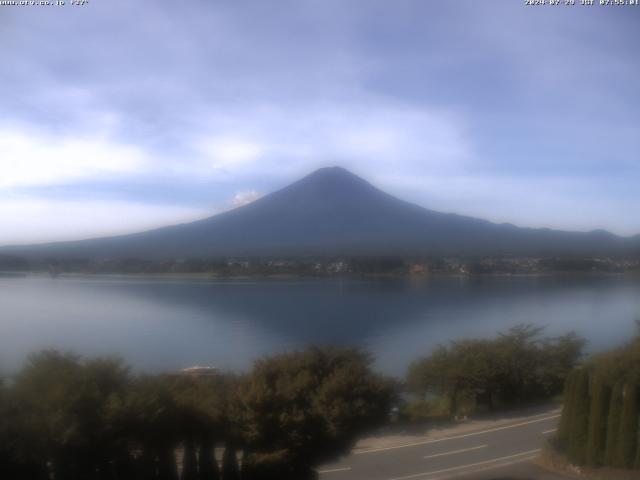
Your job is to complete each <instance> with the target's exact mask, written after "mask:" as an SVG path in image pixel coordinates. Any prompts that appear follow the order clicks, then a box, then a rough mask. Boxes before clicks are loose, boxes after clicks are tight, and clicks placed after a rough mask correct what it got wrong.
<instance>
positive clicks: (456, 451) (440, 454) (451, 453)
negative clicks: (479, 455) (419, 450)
mask: <svg viewBox="0 0 640 480" xmlns="http://www.w3.org/2000/svg"><path fill="white" fill-rule="evenodd" d="M488 446H489V445H479V446H477V447H471V448H463V449H462V450H452V451H451V452H444V453H435V454H433V455H426V456H425V457H424V458H436V457H444V456H445V455H455V454H456V453H464V452H471V451H473V450H480V449H481V448H487V447H488Z"/></svg>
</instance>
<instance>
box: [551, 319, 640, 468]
mask: <svg viewBox="0 0 640 480" xmlns="http://www.w3.org/2000/svg"><path fill="white" fill-rule="evenodd" d="M639 390H640V323H639V331H638V336H636V338H634V339H633V340H632V341H630V342H629V343H628V344H627V345H625V346H623V347H621V348H619V349H616V350H613V351H611V352H608V353H604V354H600V355H597V356H595V357H593V358H592V359H590V361H588V362H586V363H585V364H584V365H583V366H581V367H580V368H578V369H576V370H574V371H573V372H572V373H571V374H570V375H569V377H568V378H567V381H566V389H565V403H564V409H563V412H562V418H561V421H560V428H559V431H558V436H557V445H556V446H557V448H558V449H559V450H560V451H561V452H563V453H565V454H566V456H567V457H568V458H569V460H570V461H571V462H573V463H575V464H578V465H589V466H593V467H601V466H609V467H618V468H636V469H640V441H639V437H640V413H639V412H640V391H639Z"/></svg>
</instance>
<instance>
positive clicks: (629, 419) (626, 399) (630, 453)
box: [615, 382, 638, 468]
mask: <svg viewBox="0 0 640 480" xmlns="http://www.w3.org/2000/svg"><path fill="white" fill-rule="evenodd" d="M637 446H638V386H637V384H636V383H634V382H629V383H627V384H626V385H625V387H624V392H623V401H622V413H621V416H620V429H619V432H618V448H617V455H616V461H615V464H616V466H619V467H623V468H631V467H633V464H634V461H635V456H636V448H637Z"/></svg>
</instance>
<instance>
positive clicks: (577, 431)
mask: <svg viewBox="0 0 640 480" xmlns="http://www.w3.org/2000/svg"><path fill="white" fill-rule="evenodd" d="M574 389H575V393H574V399H573V409H572V411H571V413H570V415H571V417H570V418H571V419H570V425H571V427H570V434H569V440H568V456H569V459H571V461H572V462H574V463H577V464H578V465H583V464H584V463H585V456H586V447H587V440H588V428H589V371H588V370H587V369H586V368H580V369H578V374H577V376H576V380H575V384H574Z"/></svg>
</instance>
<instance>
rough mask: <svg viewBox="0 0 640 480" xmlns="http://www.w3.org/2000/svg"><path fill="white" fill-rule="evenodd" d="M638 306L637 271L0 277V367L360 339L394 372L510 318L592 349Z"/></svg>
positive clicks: (208, 360)
mask: <svg viewBox="0 0 640 480" xmlns="http://www.w3.org/2000/svg"><path fill="white" fill-rule="evenodd" d="M637 318H640V278H638V277H635V278H630V277H624V276H593V277H566V276H504V277H499V276H496V277H490V276H487V277H427V278H420V279H394V280H380V281H364V280H354V279H309V280H203V279H175V278H136V277H124V276H89V277H80V276H77V277H58V278H49V277H44V276H29V277H26V278H0V370H2V371H4V372H11V371H13V370H15V369H16V368H18V367H19V366H20V365H21V363H22V362H23V361H24V359H25V358H26V356H27V355H28V354H29V353H31V352H33V351H37V350H39V349H42V348H58V349H65V350H66V349H68V350H73V351H75V352H78V353H81V354H85V355H104V354H117V355H120V356H121V357H123V358H124V359H125V360H126V361H127V362H128V363H129V364H130V365H132V366H133V367H134V368H135V369H136V370H138V371H141V370H142V371H152V372H158V371H163V370H172V369H177V368H183V367H187V366H192V365H212V366H217V367H220V368H222V369H231V370H243V369H246V368H248V367H249V366H250V364H251V362H252V361H253V360H254V359H255V358H257V357H259V356H261V355H264V354H269V353H274V352H280V351H283V350H292V349H296V348H302V347H304V346H306V345H309V344H311V343H314V344H327V343H332V344H339V345H357V346H361V347H363V348H365V349H367V350H368V351H370V352H371V353H372V354H373V355H374V357H375V366H376V368H377V369H378V370H380V371H382V372H384V373H388V374H396V375H402V374H403V373H404V371H405V369H406V367H407V365H408V364H409V363H410V362H411V361H412V360H414V359H415V358H417V357H419V356H421V355H424V354H426V353H428V352H429V351H430V350H431V349H433V348H434V346H436V345H437V344H438V343H443V342H447V341H449V340H454V339H458V338H462V337H479V336H492V335H494V334H495V333H496V332H498V331H503V330H505V329H507V328H509V327H510V326H513V325H516V324H519V323H534V324H537V325H546V326H548V329H547V332H548V333H549V334H554V335H555V334H561V333H565V332H568V331H570V330H575V331H577V332H578V333H579V334H581V335H583V336H585V337H586V338H587V339H588V340H589V345H588V348H589V349H590V350H591V351H596V350H600V349H604V348H608V347H611V346H614V345H617V344H620V343H622V342H624V341H625V340H626V339H628V338H629V337H630V336H631V335H633V334H634V332H635V325H634V323H633V321H634V320H635V319H637Z"/></svg>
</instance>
